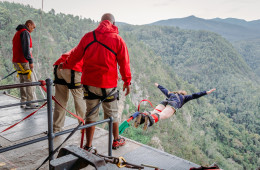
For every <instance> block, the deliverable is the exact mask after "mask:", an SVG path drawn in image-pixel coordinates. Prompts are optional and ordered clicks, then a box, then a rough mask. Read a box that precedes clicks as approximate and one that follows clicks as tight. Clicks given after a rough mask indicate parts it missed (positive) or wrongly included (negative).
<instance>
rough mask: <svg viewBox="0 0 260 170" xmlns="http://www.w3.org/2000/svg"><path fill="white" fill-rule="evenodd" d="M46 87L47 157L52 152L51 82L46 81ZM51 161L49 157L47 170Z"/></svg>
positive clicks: (49, 80) (51, 158)
mask: <svg viewBox="0 0 260 170" xmlns="http://www.w3.org/2000/svg"><path fill="white" fill-rule="evenodd" d="M46 86H47V112H48V142H49V155H50V154H52V152H53V138H54V135H53V114H52V89H51V86H52V80H51V79H46ZM51 160H53V156H52V157H50V160H49V168H50V162H51Z"/></svg>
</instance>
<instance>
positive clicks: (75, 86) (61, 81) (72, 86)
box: [53, 65, 82, 89]
mask: <svg viewBox="0 0 260 170" xmlns="http://www.w3.org/2000/svg"><path fill="white" fill-rule="evenodd" d="M57 69H58V65H56V66H55V67H54V77H55V79H54V82H53V83H54V84H60V85H66V86H67V87H68V89H78V88H81V87H82V84H81V83H75V71H74V70H71V78H70V79H71V83H67V82H66V81H65V80H64V79H59V78H58V75H57Z"/></svg>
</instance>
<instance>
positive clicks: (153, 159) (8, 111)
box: [0, 94, 199, 170]
mask: <svg viewBox="0 0 260 170" xmlns="http://www.w3.org/2000/svg"><path fill="white" fill-rule="evenodd" d="M18 101H19V100H18V99H16V98H12V97H11V96H7V95H3V94H1V95H0V105H6V104H10V103H12V102H18ZM31 112H32V110H24V109H21V108H20V107H17V106H16V107H12V108H5V109H0V130H3V129H5V128H6V127H8V126H10V125H11V124H13V123H15V122H17V121H18V120H20V119H21V118H23V117H24V116H26V115H28V114H29V113H31ZM77 123H78V122H77V120H76V119H73V118H69V117H66V128H67V129H69V128H73V127H75V126H76V124H77ZM45 131H47V115H46V111H45V109H44V108H43V109H42V111H40V112H39V113H36V114H35V115H34V116H32V117H31V118H29V119H28V120H25V121H24V122H22V123H21V124H20V125H17V126H16V127H14V128H13V129H10V130H9V131H7V132H5V133H3V134H0V135H1V136H0V144H1V145H2V147H6V146H11V145H13V144H17V143H19V142H23V141H26V140H30V139H33V138H35V137H39V136H41V135H43V132H45ZM67 135H68V134H66V135H62V136H58V137H56V138H55V139H54V148H56V147H57V146H58V145H59V144H60V143H61V142H62V141H63V140H64V139H65V137H66V136H67ZM80 138H81V133H80V131H77V132H76V133H75V134H74V136H72V137H71V138H70V139H69V140H68V141H67V142H66V143H65V145H76V146H79V144H80ZM107 141H108V131H106V130H104V129H101V128H96V131H95V135H94V141H93V146H95V147H96V148H97V151H98V153H101V154H103V155H107V154H108V144H107ZM0 147H1V146H0ZM112 154H113V156H115V157H119V156H123V157H124V158H125V159H126V161H127V162H131V163H134V164H137V165H138V164H139V165H140V164H147V165H153V166H156V167H159V168H161V169H167V170H187V169H189V168H190V167H199V166H198V165H196V164H194V163H192V162H189V161H187V160H184V159H182V158H179V157H177V156H174V155H171V154H168V153H166V152H163V151H160V150H158V149H155V148H152V147H149V146H147V145H143V144H140V143H138V142H135V141H133V140H130V139H126V145H125V146H123V147H121V148H119V149H117V150H113V153H112ZM47 156H48V141H47V140H46V141H41V142H38V143H35V144H31V145H28V146H24V147H21V148H18V149H15V150H11V151H7V152H4V153H1V154H0V169H6V170H8V169H19V170H28V169H29V170H30V169H36V168H37V167H38V166H39V165H40V164H41V163H42V162H43V160H44V159H45V158H46V157H47ZM107 166H108V169H119V168H117V166H116V165H113V164H110V163H108V164H107ZM41 169H48V164H47V163H46V164H45V165H44V166H43V167H42V168H41ZM84 169H86V170H89V169H93V167H90V166H88V167H86V168H84ZM120 169H123V170H124V169H128V168H120ZM145 169H147V170H148V169H151V168H145Z"/></svg>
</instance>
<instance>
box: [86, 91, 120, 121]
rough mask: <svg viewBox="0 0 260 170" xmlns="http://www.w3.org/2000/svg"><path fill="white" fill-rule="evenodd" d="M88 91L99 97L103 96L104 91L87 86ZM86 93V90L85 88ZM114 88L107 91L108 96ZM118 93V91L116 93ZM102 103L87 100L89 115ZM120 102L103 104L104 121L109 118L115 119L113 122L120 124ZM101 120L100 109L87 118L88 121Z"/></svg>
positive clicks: (98, 100) (95, 100) (97, 100)
mask: <svg viewBox="0 0 260 170" xmlns="http://www.w3.org/2000/svg"><path fill="white" fill-rule="evenodd" d="M87 87H88V90H89V91H90V92H92V93H94V94H96V95H98V96H102V90H101V88H99V87H94V86H87ZM83 89H84V91H85V88H83ZM112 89H113V88H108V89H106V94H108V93H109V92H111V90H112ZM114 93H116V90H115V92H114ZM99 102H100V99H94V100H89V99H86V105H87V114H86V115H88V114H89V113H90V111H91V110H92V109H93V108H94V107H95V106H96V105H97V104H98V103H99ZM117 102H118V100H114V101H112V102H102V108H103V110H104V119H107V118H109V117H112V118H113V122H118V104H117ZM98 120H99V107H98V108H97V109H96V110H95V111H94V112H93V113H92V115H91V116H90V117H88V118H87V121H94V122H96V121H98Z"/></svg>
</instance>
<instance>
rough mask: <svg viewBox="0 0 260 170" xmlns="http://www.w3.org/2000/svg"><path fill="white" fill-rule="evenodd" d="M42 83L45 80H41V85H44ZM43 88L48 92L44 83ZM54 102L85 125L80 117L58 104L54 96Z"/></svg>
mask: <svg viewBox="0 0 260 170" xmlns="http://www.w3.org/2000/svg"><path fill="white" fill-rule="evenodd" d="M42 81H43V80H40V82H41V83H42ZM41 87H42V89H43V90H44V91H45V92H47V89H46V87H45V86H44V85H43V83H42V85H41ZM52 100H54V101H55V102H56V103H57V104H58V105H59V106H60V107H61V108H63V109H64V110H66V111H67V112H68V113H70V114H71V115H72V116H74V117H75V118H77V119H78V120H79V121H81V122H82V123H83V124H84V120H83V118H81V117H80V116H78V115H76V114H74V113H72V112H70V111H69V110H67V109H66V108H65V107H63V106H62V105H61V104H60V103H59V102H58V100H57V99H56V98H55V97H54V96H52Z"/></svg>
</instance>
